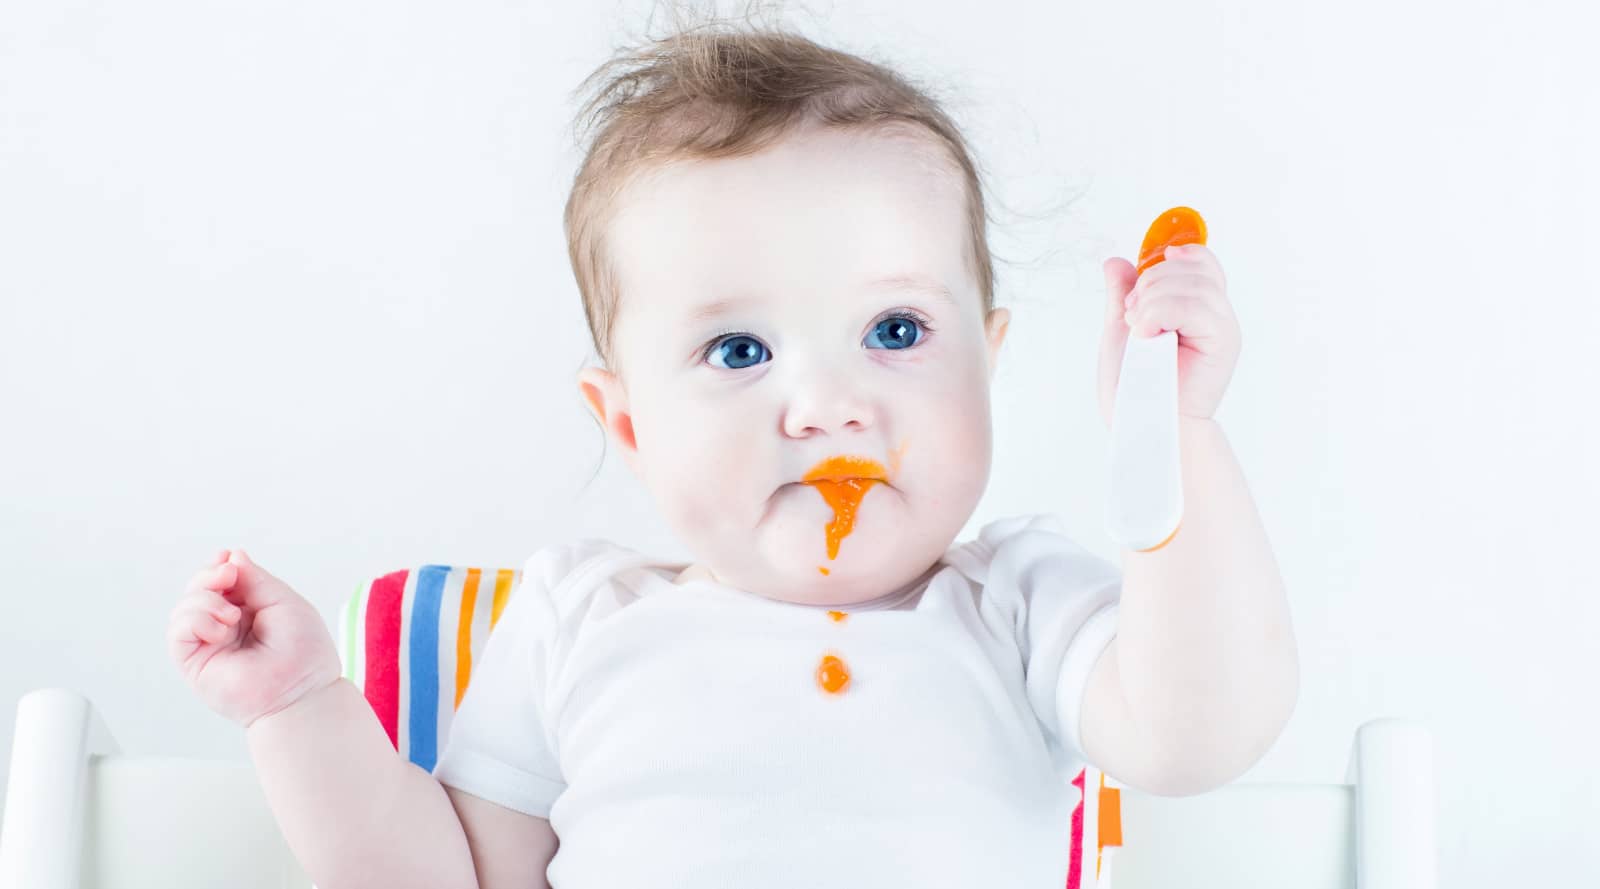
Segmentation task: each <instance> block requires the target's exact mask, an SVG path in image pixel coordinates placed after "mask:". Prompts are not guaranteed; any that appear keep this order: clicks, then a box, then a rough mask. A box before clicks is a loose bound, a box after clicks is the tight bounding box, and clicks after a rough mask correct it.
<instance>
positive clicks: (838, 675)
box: [817, 654, 850, 695]
mask: <svg viewBox="0 0 1600 889" xmlns="http://www.w3.org/2000/svg"><path fill="white" fill-rule="evenodd" d="M817 684H818V685H820V686H822V690H823V691H825V692H827V693H828V694H831V695H836V694H838V693H839V692H841V691H844V687H845V686H846V685H849V684H850V670H849V668H848V667H846V666H845V665H844V661H842V660H839V658H838V657H836V656H835V655H831V654H825V655H823V656H822V663H821V664H818V665H817Z"/></svg>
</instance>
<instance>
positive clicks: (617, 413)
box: [578, 367, 639, 467]
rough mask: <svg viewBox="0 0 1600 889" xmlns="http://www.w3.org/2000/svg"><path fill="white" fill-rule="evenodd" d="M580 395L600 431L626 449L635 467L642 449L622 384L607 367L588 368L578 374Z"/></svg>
mask: <svg viewBox="0 0 1600 889" xmlns="http://www.w3.org/2000/svg"><path fill="white" fill-rule="evenodd" d="M578 392H579V394H580V395H582V396H583V400H584V403H586V404H587V405H588V406H589V412H590V413H591V414H593V415H594V418H595V419H596V420H598V421H599V423H600V428H601V429H604V430H605V433H606V436H607V437H608V438H610V439H611V440H612V441H614V442H616V444H617V446H618V447H619V448H621V449H622V456H623V459H625V460H627V461H628V465H629V466H630V467H632V466H633V465H634V458H635V456H636V452H637V451H638V449H639V446H638V443H637V442H636V441H635V440H634V437H633V415H632V413H631V412H630V411H629V409H628V393H627V392H626V391H625V390H624V389H623V388H622V381H621V380H619V379H617V376H616V374H613V373H612V372H611V371H609V370H606V369H605V368H603V367H586V368H584V369H582V370H580V371H578Z"/></svg>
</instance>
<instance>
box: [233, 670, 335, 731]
mask: <svg viewBox="0 0 1600 889" xmlns="http://www.w3.org/2000/svg"><path fill="white" fill-rule="evenodd" d="M342 679H344V677H343V676H341V675H337V674H335V675H334V676H333V677H332V678H331V679H330V678H328V677H327V676H317V675H311V676H308V677H306V678H305V679H304V680H302V681H301V682H300V684H299V685H297V686H294V687H292V688H290V689H289V691H288V692H286V693H284V695H283V696H282V697H281V698H279V700H278V701H277V702H276V703H274V704H273V705H272V706H270V707H268V708H267V709H266V710H263V711H262V712H260V713H258V714H256V716H255V717H253V718H252V719H250V720H249V721H248V722H246V723H245V726H244V728H245V731H250V730H251V729H252V728H254V727H256V726H259V725H262V724H263V723H265V722H266V721H268V720H273V721H277V720H279V719H280V718H281V717H284V716H286V715H288V714H290V711H297V712H298V711H300V710H305V709H308V708H314V707H315V706H316V703H315V701H314V700H313V699H316V698H321V697H324V696H326V695H327V694H328V693H329V692H331V691H332V690H333V689H334V687H335V686H337V685H338V684H339V682H340V680H342Z"/></svg>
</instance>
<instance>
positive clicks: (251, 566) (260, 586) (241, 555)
mask: <svg viewBox="0 0 1600 889" xmlns="http://www.w3.org/2000/svg"><path fill="white" fill-rule="evenodd" d="M228 561H229V562H232V563H233V566H234V568H236V569H237V570H238V575H239V580H238V582H236V583H235V584H234V585H233V588H234V591H235V592H237V593H238V594H239V598H240V600H241V601H240V602H239V604H241V605H244V606H247V607H249V608H250V609H251V610H252V611H260V610H261V609H262V608H265V607H267V606H268V605H273V604H276V603H277V602H278V601H279V600H280V599H282V598H283V589H284V585H283V582H282V581H280V580H278V579H277V578H276V577H273V576H272V575H271V574H269V573H268V572H267V569H265V568H262V567H261V566H260V565H257V564H256V563H255V561H254V560H252V559H251V558H250V555H249V554H248V553H246V552H245V551H244V550H242V549H236V550H233V551H231V552H229V553H228Z"/></svg>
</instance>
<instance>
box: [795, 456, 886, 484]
mask: <svg viewBox="0 0 1600 889" xmlns="http://www.w3.org/2000/svg"><path fill="white" fill-rule="evenodd" d="M851 480H863V481H878V482H888V480H889V472H888V470H886V469H884V468H883V464H882V463H879V462H878V461H876V460H874V459H872V458H871V457H857V456H852V455H840V456H837V457H829V458H827V459H825V460H823V461H821V462H819V463H818V464H817V465H815V466H813V467H811V469H810V470H809V471H808V472H806V474H805V477H803V478H802V479H801V480H800V482H801V483H802V484H808V483H812V482H845V481H851Z"/></svg>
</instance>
